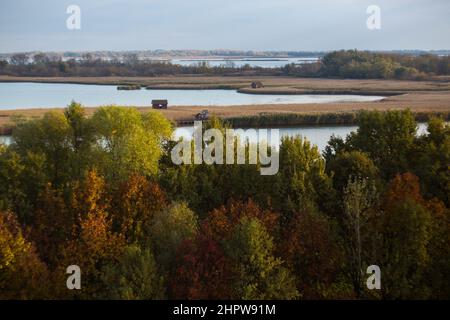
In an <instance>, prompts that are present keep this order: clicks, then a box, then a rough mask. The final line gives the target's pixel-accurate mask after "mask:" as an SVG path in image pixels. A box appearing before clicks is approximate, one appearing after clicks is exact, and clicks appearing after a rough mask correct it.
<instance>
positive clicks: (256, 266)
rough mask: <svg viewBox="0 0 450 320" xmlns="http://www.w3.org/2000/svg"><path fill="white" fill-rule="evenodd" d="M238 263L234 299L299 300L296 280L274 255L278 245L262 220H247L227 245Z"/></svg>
mask: <svg viewBox="0 0 450 320" xmlns="http://www.w3.org/2000/svg"><path fill="white" fill-rule="evenodd" d="M225 248H226V252H227V255H228V256H229V257H230V258H231V260H232V261H233V263H234V267H235V270H236V274H237V275H236V276H235V277H234V279H233V283H234V285H233V288H234V296H235V298H236V299H244V300H267V299H295V298H297V297H298V296H299V293H298V291H297V289H296V288H295V280H294V277H293V276H292V275H291V273H290V272H289V270H288V269H286V268H285V267H284V266H283V261H282V260H281V259H279V258H275V257H274V256H273V250H274V244H273V239H272V237H271V236H270V235H269V234H268V233H267V231H266V229H265V228H264V226H263V224H262V223H261V222H260V221H259V220H258V219H254V218H253V219H247V218H244V219H242V220H241V222H240V223H239V224H238V225H237V227H236V228H235V230H234V231H233V235H232V237H231V239H230V240H228V241H227V243H226V245H225Z"/></svg>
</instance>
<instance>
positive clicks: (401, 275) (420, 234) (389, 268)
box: [378, 173, 432, 299]
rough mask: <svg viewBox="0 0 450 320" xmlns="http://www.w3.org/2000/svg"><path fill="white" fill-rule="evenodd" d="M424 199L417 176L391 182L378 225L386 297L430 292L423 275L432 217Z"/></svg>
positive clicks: (427, 263) (427, 260) (406, 176)
mask: <svg viewBox="0 0 450 320" xmlns="http://www.w3.org/2000/svg"><path fill="white" fill-rule="evenodd" d="M422 201H423V199H422V196H421V194H420V184H419V180H418V178H417V177H416V176H414V175H412V174H410V173H406V174H403V175H397V176H396V177H395V178H394V179H393V180H392V182H391V183H390V187H389V190H388V191H387V194H386V196H385V200H384V212H383V215H382V217H381V218H380V221H379V222H380V225H379V229H378V230H379V233H380V235H381V241H382V242H381V243H380V245H381V246H382V248H383V250H381V252H380V256H379V258H378V259H379V261H380V267H381V270H382V271H383V275H384V276H383V279H384V280H383V286H382V294H383V297H384V298H386V299H411V298H413V297H415V298H419V297H421V298H426V297H427V296H428V295H429V292H428V290H427V287H426V285H425V281H426V280H425V279H424V278H423V276H424V271H425V270H426V269H427V268H428V266H429V263H430V255H429V251H428V246H429V243H430V239H431V234H430V231H431V226H432V219H431V215H430V212H429V211H428V210H427V208H426V207H425V206H424V204H423V202H422Z"/></svg>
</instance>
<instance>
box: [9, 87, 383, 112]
mask: <svg viewBox="0 0 450 320" xmlns="http://www.w3.org/2000/svg"><path fill="white" fill-rule="evenodd" d="M383 98H384V97H381V96H360V95H261V94H244V93H238V92H237V91H235V90H145V89H142V90H131V91H128V90H117V86H111V85H83V84H59V83H29V82H24V83H0V110H14V109H23V108H53V107H54V108H63V107H66V106H67V105H68V104H69V103H70V102H71V101H72V100H74V101H77V102H80V103H81V104H83V105H84V106H89V107H95V106H101V105H108V104H117V105H122V106H137V107H138V106H149V105H151V101H152V100H153V99H167V100H169V106H208V107H213V106H233V105H254V104H305V103H334V102H368V101H379V100H382V99H383Z"/></svg>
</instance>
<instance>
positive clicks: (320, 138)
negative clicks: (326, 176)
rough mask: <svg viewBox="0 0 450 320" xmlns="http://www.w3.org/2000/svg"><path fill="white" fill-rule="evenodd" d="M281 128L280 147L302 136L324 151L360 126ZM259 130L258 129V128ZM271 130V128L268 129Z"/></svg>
mask: <svg viewBox="0 0 450 320" xmlns="http://www.w3.org/2000/svg"><path fill="white" fill-rule="evenodd" d="M273 129H278V130H280V140H279V141H278V142H277V143H276V145H275V146H276V147H279V145H280V143H281V138H282V137H286V136H287V137H295V136H302V137H304V138H307V139H308V141H310V142H311V143H312V144H314V145H317V147H318V148H319V150H320V151H324V150H325V147H326V146H327V144H328V141H329V140H330V138H331V136H332V135H335V136H339V137H341V138H345V137H346V136H347V135H349V134H350V133H351V132H354V131H356V130H357V129H358V126H311V127H288V128H273ZM256 131H257V129H256ZM268 131H269V132H270V129H268ZM193 132H194V128H193V127H192V126H190V127H179V128H177V129H176V130H175V134H174V139H175V140H178V139H179V138H181V137H183V138H185V139H188V140H190V139H192V135H193ZM426 132H427V125H426V124H424V123H420V124H419V125H418V130H417V134H418V135H422V134H425V133H426ZM249 141H250V143H255V142H257V140H256V139H249Z"/></svg>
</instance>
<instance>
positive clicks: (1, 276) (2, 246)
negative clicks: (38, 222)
mask: <svg viewBox="0 0 450 320" xmlns="http://www.w3.org/2000/svg"><path fill="white" fill-rule="evenodd" d="M48 276H49V274H48V270H47V267H46V265H45V264H44V263H43V262H42V261H41V260H40V259H39V256H38V255H37V254H36V252H35V250H34V247H33V245H32V243H30V242H28V241H27V240H26V239H25V238H24V236H23V233H22V230H21V228H20V226H19V223H18V221H17V219H16V217H15V216H14V215H13V214H11V213H3V212H0V299H45V298H47V297H49V292H48V289H49V288H48V283H49V278H48Z"/></svg>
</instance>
